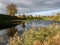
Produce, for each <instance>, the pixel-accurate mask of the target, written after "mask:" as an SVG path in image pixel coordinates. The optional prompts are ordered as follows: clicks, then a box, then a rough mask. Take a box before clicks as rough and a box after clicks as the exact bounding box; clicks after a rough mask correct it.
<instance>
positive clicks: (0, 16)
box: [0, 14, 19, 23]
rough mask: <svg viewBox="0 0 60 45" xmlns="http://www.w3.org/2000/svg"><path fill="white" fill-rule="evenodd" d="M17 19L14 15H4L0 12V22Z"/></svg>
mask: <svg viewBox="0 0 60 45" xmlns="http://www.w3.org/2000/svg"><path fill="white" fill-rule="evenodd" d="M17 19H19V18H18V17H16V16H10V15H6V14H0V23H5V22H9V21H11V20H17Z"/></svg>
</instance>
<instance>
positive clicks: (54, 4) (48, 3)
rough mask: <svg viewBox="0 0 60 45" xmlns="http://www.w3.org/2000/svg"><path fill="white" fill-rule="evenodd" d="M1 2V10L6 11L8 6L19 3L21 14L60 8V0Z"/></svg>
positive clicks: (12, 0)
mask: <svg viewBox="0 0 60 45" xmlns="http://www.w3.org/2000/svg"><path fill="white" fill-rule="evenodd" d="M0 2H1V4H0V9H1V10H0V11H2V12H3V11H6V6H7V5H8V4H10V3H14V4H15V5H17V8H18V13H19V14H20V13H29V12H38V11H43V10H44V11H45V10H55V9H60V5H59V4H60V0H0ZM2 6H4V7H5V8H4V7H3V8H2ZM5 13H6V12H5Z"/></svg>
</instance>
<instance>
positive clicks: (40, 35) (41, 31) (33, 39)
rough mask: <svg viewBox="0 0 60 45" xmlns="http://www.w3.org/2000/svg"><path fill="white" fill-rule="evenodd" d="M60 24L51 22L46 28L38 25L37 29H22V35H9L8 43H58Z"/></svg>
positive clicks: (32, 44)
mask: <svg viewBox="0 0 60 45" xmlns="http://www.w3.org/2000/svg"><path fill="white" fill-rule="evenodd" d="M59 42H60V25H59V24H52V25H48V26H47V27H46V28H43V27H40V28H38V29H37V30H35V28H31V29H30V30H28V31H24V33H23V34H22V36H21V37H20V36H17V33H16V34H15V36H14V37H11V38H10V40H9V41H8V45H60V43H59Z"/></svg>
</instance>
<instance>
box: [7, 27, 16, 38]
mask: <svg viewBox="0 0 60 45" xmlns="http://www.w3.org/2000/svg"><path fill="white" fill-rule="evenodd" d="M16 32H17V29H15V27H11V28H8V30H7V35H8V36H10V37H13V36H14V35H15V34H16Z"/></svg>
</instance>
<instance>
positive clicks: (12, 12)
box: [6, 3, 17, 16]
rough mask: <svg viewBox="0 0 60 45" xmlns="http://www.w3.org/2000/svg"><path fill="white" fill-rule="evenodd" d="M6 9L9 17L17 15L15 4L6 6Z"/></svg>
mask: <svg viewBox="0 0 60 45" xmlns="http://www.w3.org/2000/svg"><path fill="white" fill-rule="evenodd" d="M6 9H7V12H8V14H9V15H11V16H15V14H16V13H17V6H16V5H15V4H12V3H11V4H8V5H7V7H6Z"/></svg>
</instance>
